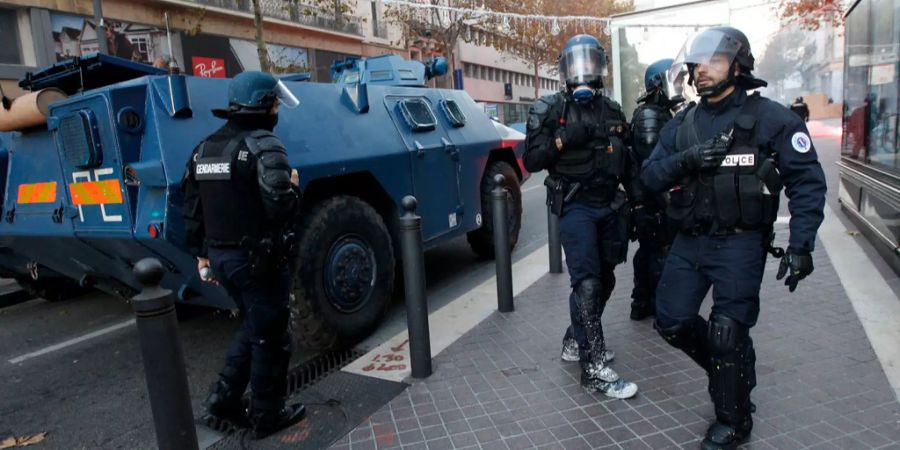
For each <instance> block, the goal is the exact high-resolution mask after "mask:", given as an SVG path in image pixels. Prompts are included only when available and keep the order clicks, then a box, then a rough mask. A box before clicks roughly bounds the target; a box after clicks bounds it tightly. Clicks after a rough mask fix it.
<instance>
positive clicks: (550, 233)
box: [547, 205, 563, 273]
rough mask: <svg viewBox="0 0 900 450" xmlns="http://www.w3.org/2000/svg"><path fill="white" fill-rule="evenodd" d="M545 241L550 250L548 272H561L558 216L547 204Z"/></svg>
mask: <svg viewBox="0 0 900 450" xmlns="http://www.w3.org/2000/svg"><path fill="white" fill-rule="evenodd" d="M547 243H548V244H549V247H550V248H549V251H550V273H562V271H563V270H562V244H561V243H560V241H559V216H557V215H556V214H553V213H552V212H550V205H547Z"/></svg>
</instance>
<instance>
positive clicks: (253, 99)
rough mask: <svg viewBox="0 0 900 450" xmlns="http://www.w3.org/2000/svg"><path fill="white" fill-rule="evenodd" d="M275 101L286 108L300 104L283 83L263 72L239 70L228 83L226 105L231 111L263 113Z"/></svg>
mask: <svg viewBox="0 0 900 450" xmlns="http://www.w3.org/2000/svg"><path fill="white" fill-rule="evenodd" d="M276 101H278V102H280V104H281V105H284V106H285V107H287V108H294V107H296V106H297V105H299V104H300V101H299V100H297V97H295V96H294V94H292V93H291V91H290V90H288V88H287V86H285V85H284V83H282V82H281V81H280V80H278V79H277V78H275V77H274V76H272V75H271V74H268V73H265V72H259V71H255V70H252V71H247V72H241V73H240V74H238V75H237V76H236V77H234V78H233V79H232V80H231V83H229V84H228V107H229V109H230V110H232V111H235V110H236V111H243V112H248V113H261V112H262V113H264V112H267V111H268V110H269V109H271V108H272V106H273V105H275V102H276Z"/></svg>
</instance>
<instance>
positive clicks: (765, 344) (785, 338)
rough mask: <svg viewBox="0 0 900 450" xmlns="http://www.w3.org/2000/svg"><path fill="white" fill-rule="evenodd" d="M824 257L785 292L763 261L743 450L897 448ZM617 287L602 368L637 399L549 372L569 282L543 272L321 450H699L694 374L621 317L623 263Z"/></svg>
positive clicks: (863, 337)
mask: <svg viewBox="0 0 900 450" xmlns="http://www.w3.org/2000/svg"><path fill="white" fill-rule="evenodd" d="M779 227H780V228H782V229H781V230H780V233H779V235H780V236H782V237H783V236H786V235H787V233H786V227H785V226H784V225H779ZM825 248H826V247H825V246H822V245H821V243H820V245H819V246H818V249H819V251H817V252H815V254H814V256H815V267H816V270H815V273H814V274H813V275H812V276H811V278H809V279H807V280H804V281H803V282H801V285H800V287H799V288H798V291H797V292H796V293H794V294H790V293H789V292H788V290H787V288H786V287H784V286H783V285H782V284H781V283H780V282H777V281H776V280H775V272H776V270H777V266H778V264H777V262H776V261H774V260H772V259H770V260H769V262H768V264H767V270H766V276H765V279H764V281H763V286H762V292H761V297H762V299H763V305H762V314H761V316H760V319H759V324H758V325H757V326H756V327H755V328H754V329H753V331H752V336H753V338H754V342H755V343H756V352H757V360H758V361H757V375H758V386H757V388H756V389H755V390H754V391H753V400H754V402H755V403H756V405H757V408H758V412H757V413H756V414H755V415H754V421H755V427H754V430H753V434H752V436H751V439H750V440H749V441H748V443H747V444H746V445H745V448H753V449H758V448H765V449H769V448H774V449H794V448H819V449H854V448H900V404H898V401H897V397H896V395H895V392H894V390H893V389H892V387H891V385H890V383H889V382H888V379H887V378H886V376H885V371H884V369H883V368H882V362H880V361H879V359H878V356H876V351H875V350H873V347H872V344H871V343H870V341H869V338H868V337H867V330H866V329H864V327H863V325H862V324H861V322H860V319H859V318H858V317H857V313H856V312H855V309H854V307H856V308H857V309H859V306H858V305H857V303H856V301H855V300H854V303H851V301H850V299H849V298H848V295H847V292H846V291H845V289H844V286H843V285H842V282H841V279H840V278H839V276H838V274H837V272H836V271H835V268H834V266H833V265H832V261H831V258H830V257H829V254H828V253H826V251H824V250H825ZM829 251H830V250H829ZM840 256H841V255H837V256H834V255H831V257H838V258H839V257H840ZM617 276H618V286H617V288H616V290H615V291H614V293H613V297H612V299H611V300H610V303H609V305H608V307H607V309H606V312H605V313H604V316H603V317H604V319H603V323H604V330H605V333H606V336H607V340H608V345H610V347H611V348H612V349H613V350H615V351H616V354H617V356H616V360H615V361H614V362H613V367H614V368H615V369H616V370H617V371H618V372H619V374H620V375H621V376H622V377H623V378H625V379H626V380H630V381H634V382H636V383H637V384H638V386H639V388H640V390H639V392H638V395H637V396H636V397H635V398H633V399H630V400H625V401H623V400H612V399H608V398H607V397H605V396H602V395H590V394H587V393H586V392H585V391H584V390H583V389H582V388H581V386H580V385H579V370H578V366H577V364H575V363H564V362H562V361H560V359H559V351H560V343H561V338H562V335H563V332H564V331H565V328H566V326H567V325H568V322H569V315H568V310H567V305H568V302H567V297H568V294H569V287H568V276H567V275H565V274H563V275H549V274H548V275H545V276H544V277H542V278H541V279H540V280H539V281H537V282H536V283H534V284H533V285H531V286H530V287H529V288H528V289H526V290H525V291H524V292H522V293H521V294H520V295H518V296H517V298H516V311H515V312H513V313H509V314H500V313H496V312H495V313H493V314H491V315H490V316H488V317H487V319H485V320H484V321H482V322H481V323H480V324H478V325H477V326H475V327H474V328H473V329H472V330H471V331H469V332H468V333H466V334H465V335H464V336H462V337H461V338H460V339H458V340H457V341H455V342H454V343H452V344H451V345H450V346H449V347H447V348H446V350H444V351H443V352H441V353H440V354H439V355H437V356H436V357H435V358H434V367H435V372H434V375H432V376H431V377H430V378H428V379H427V380H425V381H410V383H411V385H410V387H409V388H408V389H406V390H405V391H404V392H403V393H401V394H400V395H399V396H397V397H396V398H394V400H392V401H391V402H390V403H389V404H387V405H385V406H384V407H382V408H381V409H380V410H378V412H376V413H375V414H373V415H371V416H370V417H369V418H368V419H366V420H364V421H363V422H362V423H361V424H359V425H358V426H357V427H356V429H355V430H354V431H352V432H351V433H349V434H348V435H346V436H344V437H343V438H342V439H340V440H339V441H337V442H336V443H335V444H334V446H333V448H336V449H348V448H352V449H372V448H400V447H402V448H428V449H445V448H499V449H505V448H511V449H519V448H563V449H577V448H627V449H633V448H650V449H659V448H697V446H698V442H699V440H700V439H701V437H702V436H703V434H704V433H705V431H706V427H707V426H708V424H709V422H710V421H711V420H712V419H713V417H714V415H713V409H712V405H711V403H710V400H709V395H708V393H707V391H706V376H705V374H704V373H703V371H702V370H701V369H700V368H698V367H697V366H696V365H695V364H694V363H693V362H691V361H690V360H689V359H688V358H687V357H686V356H684V355H683V354H682V353H681V352H679V351H677V350H675V349H673V348H671V347H669V346H668V345H667V344H666V343H665V342H663V340H662V339H661V338H660V337H659V336H658V335H657V334H656V332H655V331H654V330H653V329H652V326H651V321H650V320H649V319H648V320H645V321H642V322H633V321H631V320H629V319H628V312H629V302H630V298H629V296H630V291H631V286H632V282H631V276H632V271H631V263H630V261H629V262H628V263H627V264H624V265H621V266H619V268H618V270H617ZM885 295H890V296H893V294H892V293H890V291H889V292H885ZM895 300H896V299H895ZM705 306H706V312H705V313H708V307H709V302H707V303H706V305H705ZM705 313H704V314H705ZM433 326H434V325H433ZM897 326H898V327H900V323H898V325H897ZM869 333H871V331H869ZM895 345H896V344H895ZM882 347H883V343H882ZM879 348H881V347H879ZM879 353H883V351H879ZM885 367H887V366H885Z"/></svg>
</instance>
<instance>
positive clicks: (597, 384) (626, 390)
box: [585, 380, 638, 399]
mask: <svg viewBox="0 0 900 450" xmlns="http://www.w3.org/2000/svg"><path fill="white" fill-rule="evenodd" d="M585 389H587V390H588V391H589V392H602V393H603V394H604V395H606V396H607V397H612V398H618V399H626V398H631V397H634V396H635V394H637V391H638V388H637V385H636V384H634V383H632V382H630V381H625V380H617V381H615V382H612V383H609V382H605V381H600V380H591V382H590V383H588V385H587V386H585Z"/></svg>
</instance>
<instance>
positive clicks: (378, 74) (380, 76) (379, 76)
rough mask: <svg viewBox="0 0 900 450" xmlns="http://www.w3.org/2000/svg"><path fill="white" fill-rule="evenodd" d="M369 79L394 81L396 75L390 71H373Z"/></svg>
mask: <svg viewBox="0 0 900 450" xmlns="http://www.w3.org/2000/svg"><path fill="white" fill-rule="evenodd" d="M369 79H370V80H372V81H385V80H393V79H394V74H393V73H392V72H391V71H390V70H373V71H372V73H371V74H370V75H369Z"/></svg>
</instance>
